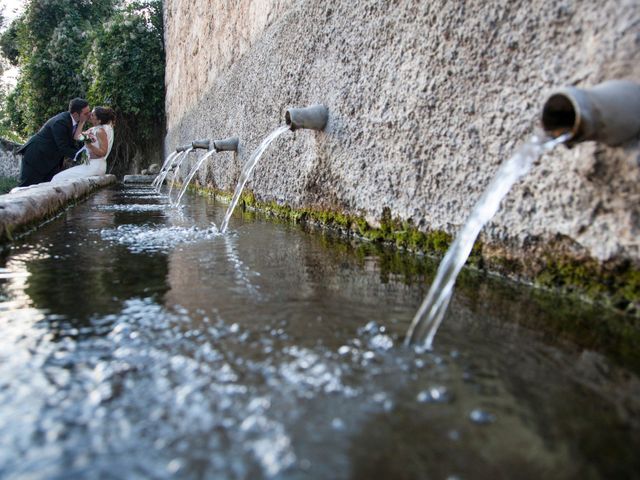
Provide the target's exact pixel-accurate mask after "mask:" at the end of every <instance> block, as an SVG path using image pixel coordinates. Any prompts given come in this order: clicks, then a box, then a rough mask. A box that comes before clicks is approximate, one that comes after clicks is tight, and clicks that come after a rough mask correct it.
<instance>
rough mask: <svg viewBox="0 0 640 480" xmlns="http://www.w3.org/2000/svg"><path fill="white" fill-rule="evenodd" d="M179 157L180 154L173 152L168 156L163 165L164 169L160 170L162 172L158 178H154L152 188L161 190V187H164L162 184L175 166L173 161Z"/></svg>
mask: <svg viewBox="0 0 640 480" xmlns="http://www.w3.org/2000/svg"><path fill="white" fill-rule="evenodd" d="M177 155H178V152H171V153H170V154H169V155H168V156H167V158H166V160H165V161H164V163H163V164H162V167H161V168H160V171H159V172H158V176H157V177H156V178H154V179H153V182H152V183H151V186H152V187H153V188H154V189H159V188H160V186H161V185H162V182H164V179H165V176H166V172H167V171H168V170H169V169H170V168H171V166H172V164H173V159H174V158H176V156H177Z"/></svg>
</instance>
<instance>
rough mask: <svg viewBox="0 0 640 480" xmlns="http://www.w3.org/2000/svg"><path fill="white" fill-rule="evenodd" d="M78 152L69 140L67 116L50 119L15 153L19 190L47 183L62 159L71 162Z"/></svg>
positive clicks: (71, 140) (58, 115) (69, 126)
mask: <svg viewBox="0 0 640 480" xmlns="http://www.w3.org/2000/svg"><path fill="white" fill-rule="evenodd" d="M79 148H80V147H79V146H78V144H77V143H76V142H75V141H74V140H73V121H72V119H71V114H70V113H69V112H62V113H59V114H57V115H56V116H54V117H51V118H50V119H49V120H47V122H46V123H45V124H44V125H43V126H42V128H41V129H40V130H39V131H38V133H36V134H35V135H34V136H33V137H31V138H30V139H29V140H28V141H27V143H25V144H24V145H23V146H22V147H20V149H19V150H18V153H22V154H23V157H22V164H21V166H20V186H22V187H26V186H27V185H33V184H34V183H40V182H48V181H50V180H51V178H52V177H53V176H54V175H55V174H56V173H58V172H59V171H60V169H61V167H62V161H63V160H64V157H68V158H73V157H74V155H75V154H76V152H77V151H78V150H79Z"/></svg>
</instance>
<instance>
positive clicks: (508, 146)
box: [165, 0, 640, 266]
mask: <svg viewBox="0 0 640 480" xmlns="http://www.w3.org/2000/svg"><path fill="white" fill-rule="evenodd" d="M165 9H166V11H165V17H166V48H167V76H166V81H167V102H166V105H167V127H168V134H167V136H166V139H165V148H166V151H167V152H169V151H171V150H172V149H174V148H175V147H176V146H177V145H180V144H184V143H187V142H190V141H191V140H194V139H196V138H221V137H226V136H231V135H234V136H238V137H240V142H241V144H240V151H239V153H238V154H237V155H234V154H230V153H220V154H217V155H215V156H213V157H212V159H211V161H210V162H209V164H208V166H207V168H206V170H204V171H205V173H204V174H203V175H201V177H200V180H201V181H202V182H207V183H208V184H210V185H212V186H214V187H216V188H220V189H224V190H228V191H231V190H233V188H234V186H235V182H236V180H237V178H238V176H239V172H240V169H241V167H242V165H243V163H244V162H245V161H246V160H247V159H248V158H249V156H250V155H251V152H252V151H253V150H254V149H255V148H256V147H257V146H258V144H259V143H260V141H261V140H262V139H263V138H264V137H265V136H266V135H267V134H268V133H270V132H271V131H272V130H273V129H274V128H276V127H278V126H279V125H281V124H283V123H284V112H285V110H286V109H287V108H288V107H295V106H304V105H308V104H312V103H323V104H324V105H326V106H327V107H328V108H329V112H330V119H329V124H328V126H327V128H326V131H325V132H322V133H315V132H309V131H299V132H296V133H295V134H293V133H288V134H285V135H283V136H282V137H280V138H279V139H278V140H276V142H275V143H274V144H273V145H272V146H271V147H270V149H269V150H268V151H267V152H266V153H265V155H264V156H263V158H262V159H261V162H260V164H259V165H258V166H257V168H256V170H255V172H254V175H253V179H252V180H251V181H250V182H249V184H248V185H247V186H248V187H249V188H250V189H251V190H252V191H253V192H254V193H255V195H256V197H257V199H258V200H262V201H271V200H276V201H277V202H279V203H280V204H286V205H289V206H291V207H294V208H307V207H318V208H325V209H335V210H338V211H342V212H345V213H350V214H355V215H362V216H364V217H365V218H367V219H368V221H369V222H370V223H371V224H374V225H375V224H376V222H377V221H379V219H380V218H381V215H382V212H383V209H384V208H385V207H388V208H390V210H391V214H392V216H393V217H398V218H399V219H402V220H409V219H411V220H412V221H413V222H414V224H415V225H418V226H419V227H420V228H421V229H422V230H425V231H429V230H433V231H445V232H449V233H452V234H455V232H457V231H458V229H459V228H460V226H461V224H462V223H463V222H464V220H465V218H466V217H467V215H468V213H469V211H470V209H471V208H472V206H473V204H474V203H475V201H476V200H477V199H478V198H479V196H480V194H481V192H482V191H483V189H484V188H485V187H486V186H487V184H488V182H489V180H490V179H491V178H492V176H493V174H494V173H495V171H496V169H497V167H498V165H499V164H500V163H501V162H502V161H504V160H505V159H506V158H507V157H508V156H509V155H510V154H511V153H512V152H513V151H514V149H515V148H516V146H517V145H518V144H520V143H522V142H524V141H525V140H526V139H527V138H528V136H529V135H530V133H531V132H532V130H533V127H534V126H535V125H536V124H537V123H538V119H539V115H540V109H541V106H542V103H543V101H544V99H545V98H546V95H547V94H548V92H549V91H551V90H552V89H555V88H556V87H559V86H565V85H577V86H584V87H588V86H592V85H595V84H597V83H599V82H601V81H604V80H607V79H612V78H627V79H631V80H635V81H640V33H639V30H638V24H639V22H640V3H638V1H637V0H596V1H593V2H585V1H579V0H559V1H553V2H549V1H544V0H533V1H529V0H527V1H524V0H516V1H507V0H494V1H491V2H484V1H481V0H472V1H465V2H451V1H446V0H434V1H429V2H424V1H421V0H398V1H389V0H363V1H361V2H349V1H343V0H338V1H335V2H325V1H321V0H300V1H296V2H293V1H275V0H273V1H267V0H265V1H251V0H240V1H238V2H228V1H222V0H190V1H187V0H167V1H166V2H165ZM196 158H197V155H196V154H192V163H193V162H195V160H196ZM205 175H206V178H205ZM639 180H640V144H639V142H638V140H637V139H636V140H634V141H631V142H629V143H627V144H626V145H624V146H623V147H620V148H610V147H606V146H604V145H601V144H595V143H592V142H590V143H584V144H580V145H578V146H576V147H575V148H573V149H567V148H565V147H561V148H559V149H557V150H556V151H555V152H553V153H551V154H547V155H545V156H544V157H543V158H542V160H541V161H540V162H538V164H537V165H536V166H535V167H534V168H533V170H532V172H531V173H530V174H529V175H528V177H527V178H526V179H525V180H524V181H522V182H520V183H519V184H518V185H517V186H516V187H515V188H514V190H513V191H512V192H511V193H510V194H509V196H508V198H507V200H506V201H505V202H504V204H503V206H502V208H501V210H500V212H499V213H498V215H497V216H496V217H495V218H494V220H493V221H492V222H490V224H489V225H488V226H487V227H485V229H484V231H483V240H484V242H485V245H486V246H487V247H486V249H485V252H486V253H487V254H490V253H491V252H492V251H493V252H498V251H500V252H501V255H503V256H506V257H513V258H519V261H521V262H523V261H527V260H528V258H530V256H531V255H532V254H533V255H538V254H539V255H540V257H539V258H542V256H541V255H542V252H543V251H546V250H548V249H549V248H551V249H553V248H556V247H554V245H555V246H557V248H558V249H560V250H562V251H563V252H564V253H568V254H570V255H571V256H573V257H575V258H587V257H592V258H595V259H597V260H598V261H599V262H606V261H609V260H616V261H620V260H621V259H626V260H630V261H631V262H632V263H633V264H635V265H636V266H637V265H639V264H640V235H639V232H640V187H639V186H638V185H639ZM564 253H563V254H564Z"/></svg>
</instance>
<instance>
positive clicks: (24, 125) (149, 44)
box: [0, 0, 164, 163]
mask: <svg viewBox="0 0 640 480" xmlns="http://www.w3.org/2000/svg"><path fill="white" fill-rule="evenodd" d="M0 49H1V50H2V53H3V55H4V56H5V57H6V58H8V59H9V60H10V61H11V62H13V63H17V64H18V65H19V66H20V69H21V73H20V77H19V79H18V84H17V86H16V88H15V89H14V90H13V91H11V92H10V93H9V94H8V95H6V98H4V101H3V102H2V108H0V110H2V111H3V112H4V113H3V115H2V117H3V118H1V119H0V122H3V123H2V124H3V127H4V130H9V131H15V132H18V134H19V135H21V136H24V137H25V138H26V137H28V136H30V135H32V134H33V133H35V132H36V131H37V130H38V128H39V127H40V126H41V125H42V124H43V123H44V122H45V121H46V120H47V119H48V118H49V117H51V116H53V115H55V114H57V113H59V112H60V111H63V110H66V109H67V107H68V103H69V100H70V99H71V98H74V97H83V98H86V99H87V100H89V102H90V103H91V104H92V105H105V106H111V107H112V108H114V110H115V111H116V140H115V141H116V144H115V145H114V152H115V156H116V157H117V156H118V155H119V156H121V157H126V158H124V160H125V162H124V163H127V161H128V160H130V158H129V157H132V156H134V155H135V154H137V153H144V152H141V150H144V149H145V148H146V147H147V146H148V143H149V140H150V139H151V137H152V135H153V134H154V132H157V131H158V130H159V129H160V128H161V127H162V126H163V124H164V45H163V27H162V2H161V0H100V1H99V2H94V1H91V0H28V2H27V5H26V8H25V11H24V14H23V15H22V17H20V18H18V19H17V20H15V21H14V22H13V24H12V25H11V26H10V28H8V29H7V30H6V31H5V32H4V33H3V34H2V35H1V36H0ZM1 100H3V99H0V101H1ZM0 130H2V127H0ZM113 157H114V154H113V153H112V156H111V161H112V162H113V161H118V159H116V158H113Z"/></svg>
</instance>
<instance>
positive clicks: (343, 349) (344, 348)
mask: <svg viewBox="0 0 640 480" xmlns="http://www.w3.org/2000/svg"><path fill="white" fill-rule="evenodd" d="M349 352H351V347H349V346H347V345H343V346H341V347H340V348H339V349H338V354H340V355H346V354H347V353H349Z"/></svg>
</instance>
